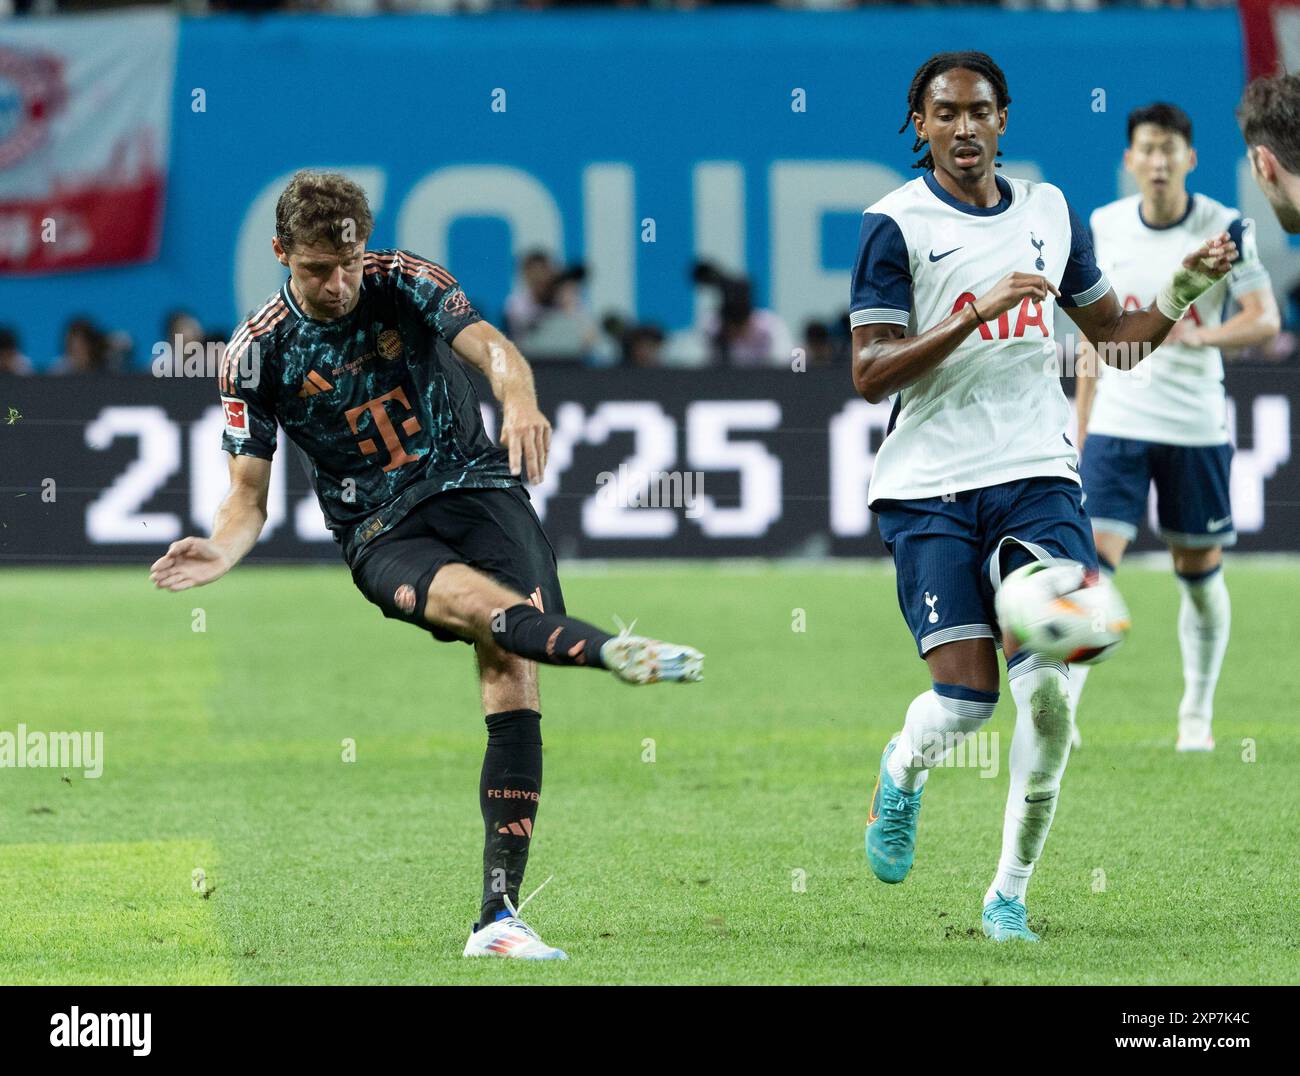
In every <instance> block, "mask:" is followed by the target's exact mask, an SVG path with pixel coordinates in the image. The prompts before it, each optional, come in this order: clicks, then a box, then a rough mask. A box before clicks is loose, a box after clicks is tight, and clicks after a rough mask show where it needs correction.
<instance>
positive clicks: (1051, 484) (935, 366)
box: [850, 52, 1236, 941]
mask: <svg viewBox="0 0 1300 1076" xmlns="http://www.w3.org/2000/svg"><path fill="white" fill-rule="evenodd" d="M1010 102H1011V97H1010V94H1009V93H1008V92H1007V84H1006V78H1005V77H1004V76H1003V74H1002V71H1001V69H1000V68H999V67H998V65H997V64H996V63H994V62H993V60H992V59H991V58H990V57H988V56H987V55H985V54H984V53H980V52H958V53H941V54H939V55H937V56H933V57H931V58H930V59H929V60H927V61H926V63H925V64H923V65H922V66H921V68H920V69H919V70H918V71H917V73H916V76H915V77H914V78H913V80H912V85H911V88H910V90H909V93H908V113H907V122H906V123H905V124H904V129H906V126H907V124H909V123H910V124H911V125H912V126H913V127H914V128H915V131H916V136H917V137H916V144H915V146H914V149H916V150H920V149H921V148H922V147H924V146H926V145H927V144H928V146H929V150H928V152H927V153H926V154H925V156H924V157H923V158H922V159H921V161H920V162H918V164H917V167H919V168H923V169H925V174H924V175H923V176H921V178H919V179H914V180H912V181H911V182H909V183H906V184H904V185H903V186H902V187H899V188H898V189H897V190H894V191H892V192H891V193H889V194H887V195H885V197H884V198H882V199H881V200H880V201H878V202H876V203H875V204H874V205H872V206H871V207H869V208H868V209H867V210H866V212H865V213H864V214H863V218H862V230H861V235H860V239H859V247H858V256H857V261H856V264H855V266H854V270H853V284H852V301H851V304H850V312H851V316H850V321H851V323H852V326H853V383H854V386H855V388H856V389H857V391H858V392H859V394H861V395H862V396H863V397H864V398H865V399H867V400H868V401H870V402H872V403H878V402H880V401H882V400H884V399H886V398H887V397H891V396H892V397H894V409H893V414H892V416H891V419H890V422H889V428H888V432H887V434H886V436H885V439H884V441H883V443H882V444H881V447H880V450H879V452H878V454H877V456H876V464H875V468H874V471H873V474H872V478H871V487H870V489H869V491H868V503H869V506H870V507H871V509H872V510H873V511H874V512H875V513H876V517H877V521H878V523H879V525H880V533H881V537H882V538H883V539H884V541H885V544H886V546H887V547H888V548H889V550H890V553H891V554H892V555H893V558H894V565H895V568H896V573H897V586H898V601H899V606H900V607H901V609H902V611H903V616H904V618H905V619H906V621H907V623H908V626H909V628H910V629H911V631H912V633H913V636H914V637H915V639H916V644H917V650H918V652H919V654H920V655H921V657H922V658H923V659H924V660H925V662H926V664H927V665H928V666H929V672H930V678H931V681H932V684H931V687H930V689H929V690H927V691H925V692H923V693H922V694H920V695H918V696H917V698H916V699H914V700H913V702H912V704H911V705H910V706H909V707H908V711H907V716H906V719H905V721H904V725H903V729H902V731H901V732H900V733H899V734H898V735H897V736H895V737H894V738H893V739H892V740H890V741H889V744H888V745H887V746H886V747H885V750H884V754H883V756H882V758H881V764H880V775H879V777H878V779H877V782H876V788H875V791H874V793H873V794H872V799H871V806H870V811H869V815H868V820H867V823H868V824H867V831H866V846H867V860H868V862H869V863H870V865H871V869H872V871H873V872H874V873H875V874H876V876H877V877H878V878H880V879H881V880H882V881H885V882H901V881H902V880H903V879H904V878H905V877H906V876H907V873H908V871H909V870H910V869H911V866H912V860H913V856H914V852H915V847H916V827H917V816H918V812H919V811H920V801H921V794H922V793H923V792H924V790H925V781H926V778H927V775H928V771H929V770H930V769H932V768H933V767H934V766H936V765H939V764H941V763H942V761H943V759H944V758H945V756H946V755H947V754H948V752H949V751H950V750H951V748H952V747H953V746H954V745H955V743H956V742H957V741H958V739H959V738H961V737H964V736H967V735H970V734H973V733H977V732H978V731H979V730H980V729H981V728H982V727H983V726H984V724H985V723H986V722H987V721H988V719H989V718H990V717H991V716H992V714H993V709H994V706H995V704H996V703H997V699H998V662H997V652H996V642H997V640H998V638H999V635H1000V634H1001V633H1000V630H999V629H998V626H997V618H996V616H995V613H994V606H993V597H994V593H995V591H996V589H997V588H998V586H999V585H1000V584H1001V580H1002V578H1003V576H1004V575H1005V574H1006V573H1008V572H1011V571H1013V570H1014V569H1015V568H1017V567H1019V566H1020V565H1022V564H1025V563H1030V562H1031V561H1032V560H1033V559H1034V558H1044V557H1069V558H1071V559H1074V560H1077V561H1081V562H1082V563H1084V564H1085V565H1086V566H1088V567H1090V568H1093V569H1095V567H1096V556H1095V551H1094V549H1093V542H1092V532H1091V528H1090V526H1089V523H1088V517H1087V514H1086V513H1085V512H1084V510H1083V503H1082V491H1081V489H1080V486H1079V478H1078V473H1077V466H1076V463H1077V455H1076V453H1075V450H1074V446H1073V445H1072V444H1071V443H1070V441H1069V440H1068V438H1067V437H1066V425H1067V420H1068V418H1069V404H1068V402H1067V401H1066V399H1065V395H1064V393H1063V392H1062V391H1061V387H1060V381H1059V378H1058V374H1057V367H1056V362H1055V358H1056V352H1055V344H1054V342H1053V338H1052V325H1053V316H1054V312H1055V307H1056V306H1060V307H1061V308H1062V309H1064V310H1065V311H1066V312H1067V314H1069V316H1070V317H1071V319H1072V320H1073V321H1074V322H1075V324H1076V325H1078V326H1079V328H1080V329H1082V330H1083V331H1084V333H1085V334H1086V335H1087V336H1088V338H1089V339H1090V340H1093V341H1095V342H1098V343H1103V342H1104V343H1105V344H1106V345H1112V347H1107V348H1103V357H1105V358H1107V359H1109V360H1112V361H1120V362H1122V363H1127V362H1129V361H1131V358H1137V357H1140V355H1141V352H1142V349H1143V348H1149V347H1152V346H1155V345H1157V344H1159V343H1160V342H1161V341H1162V340H1163V339H1164V338H1165V335H1166V334H1167V333H1168V332H1169V330H1170V329H1171V328H1172V327H1173V325H1174V323H1175V322H1177V321H1178V319H1179V318H1180V317H1181V316H1182V314H1183V312H1184V311H1185V310H1186V309H1187V307H1188V306H1189V305H1190V304H1191V303H1192V302H1193V301H1195V299H1196V298H1197V297H1199V296H1200V295H1201V294H1202V293H1203V292H1205V291H1206V290H1208V289H1209V288H1210V287H1211V286H1213V284H1214V283H1215V282H1216V281H1217V280H1218V278H1220V277H1222V276H1223V275H1224V273H1226V272H1227V271H1228V268H1229V264H1230V262H1231V260H1232V258H1233V257H1234V256H1235V253H1236V252H1235V248H1234V246H1233V244H1232V241H1231V240H1230V239H1229V237H1228V236H1227V235H1226V234H1224V235H1220V236H1217V237H1215V238H1214V239H1212V240H1210V241H1208V242H1206V243H1203V244H1202V245H1201V246H1200V248H1199V249H1198V250H1195V251H1194V252H1192V253H1190V254H1189V255H1188V257H1187V258H1186V259H1185V260H1184V262H1183V264H1182V267H1181V268H1179V269H1178V271H1177V272H1176V273H1173V275H1172V279H1171V280H1170V281H1169V282H1168V283H1167V284H1166V286H1165V287H1164V288H1163V289H1162V290H1161V292H1160V295H1159V296H1158V297H1157V300H1156V302H1155V303H1154V304H1153V305H1152V306H1149V307H1146V308H1144V309H1140V310H1125V309H1124V308H1123V307H1122V306H1121V305H1120V302H1119V300H1118V299H1117V298H1116V297H1115V293H1114V292H1113V291H1112V290H1111V287H1110V284H1109V282H1108V281H1107V280H1106V278H1105V276H1104V275H1103V274H1102V272H1101V270H1100V269H1099V268H1098V267H1097V265H1096V263H1095V260H1094V258H1093V254H1092V245H1091V242H1090V240H1089V237H1088V232H1087V229H1086V228H1085V227H1084V226H1083V224H1082V223H1081V222H1080V221H1079V220H1078V218H1077V217H1075V215H1074V214H1073V213H1072V212H1071V210H1070V208H1069V206H1068V205H1067V204H1066V201H1065V198H1064V196H1063V195H1062V194H1061V192H1060V190H1058V189H1057V188H1056V187H1054V186H1052V185H1051V184H1050V183H1030V182H1026V181H1024V180H1016V179H1013V180H1008V179H1006V178H1004V177H1001V176H999V175H997V173H996V171H995V161H994V158H995V157H996V156H997V154H998V139H999V137H1000V136H1001V135H1002V134H1003V133H1004V132H1005V131H1006V125H1007V106H1008V105H1009V104H1010ZM1116 349H1118V350H1116ZM1125 349H1132V351H1133V352H1136V353H1137V354H1136V355H1133V356H1131V357H1130V355H1129V353H1128V352H1127V351H1126V350H1125ZM1004 643H1006V644H1007V652H1008V660H1007V665H1008V679H1009V681H1010V685H1011V693H1012V695H1013V696H1014V698H1015V702H1016V728H1015V734H1014V737H1013V740H1012V745H1011V752H1010V763H1009V765H1010V771H1011V782H1010V792H1009V796H1008V800H1007V809H1006V816H1005V822H1004V826H1003V838H1002V855H1001V859H1000V860H999V863H998V867H997V871H996V873H995V875H994V878H993V882H992V884H991V885H990V886H989V888H988V891H987V892H986V893H985V896H984V910H983V915H982V916H981V921H982V925H983V929H984V932H985V933H986V934H987V935H988V936H989V937H991V938H993V939H995V940H997V941H1004V940H1009V939H1021V940H1025V941H1037V940H1038V935H1037V934H1035V933H1034V932H1033V931H1031V930H1030V929H1029V926H1028V921H1027V917H1026V911H1025V893H1026V890H1027V888H1028V884H1029V876H1030V874H1031V873H1032V872H1033V869H1034V865H1035V863H1036V862H1037V860H1038V858H1039V856H1040V854H1041V852H1042V848H1043V843H1044V841H1045V840H1046V838H1047V832H1048V828H1049V827H1050V825H1051V822H1052V816H1053V814H1054V813H1055V810H1056V799H1057V793H1058V791H1059V788H1060V782H1061V775H1062V774H1063V773H1064V770H1065V762H1066V759H1067V757H1068V756H1069V751H1070V727H1071V725H1070V709H1069V702H1068V698H1067V694H1068V685H1069V673H1068V671H1067V669H1066V667H1065V666H1064V665H1062V664H1060V663H1058V662H1052V661H1047V660H1044V659H1042V658H1040V657H1038V656H1037V655H1034V654H1029V653H1027V652H1024V651H1021V652H1019V653H1012V652H1011V651H1012V647H1011V646H1010V644H1009V640H1004Z"/></svg>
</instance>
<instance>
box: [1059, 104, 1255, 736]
mask: <svg viewBox="0 0 1300 1076" xmlns="http://www.w3.org/2000/svg"><path fill="white" fill-rule="evenodd" d="M1128 140H1129V145H1128V149H1126V150H1125V151H1124V167H1125V168H1126V169H1127V170H1128V172H1129V173H1130V174H1131V175H1132V176H1133V178H1134V179H1135V180H1136V181H1137V184H1138V188H1139V193H1138V194H1135V195H1132V196H1130V197H1128V198H1121V199H1120V200H1119V201H1116V202H1111V203H1110V204H1109V205H1104V206H1102V207H1101V208H1100V209H1098V210H1096V212H1094V213H1093V214H1092V241H1093V246H1094V249H1095V250H1096V253H1097V262H1098V264H1099V265H1100V266H1101V267H1102V269H1103V270H1104V271H1105V272H1106V275H1107V276H1108V277H1109V278H1110V282H1111V284H1112V285H1113V286H1114V288H1115V292H1116V294H1117V295H1119V296H1121V301H1122V302H1123V304H1124V306H1125V308H1126V309H1138V308H1139V307H1142V306H1145V305H1147V304H1148V303H1150V302H1151V300H1152V299H1153V298H1154V296H1155V294H1156V292H1157V291H1158V290H1159V289H1160V287H1161V285H1162V284H1163V283H1164V282H1165V279H1166V278H1167V277H1168V275H1169V272H1170V270H1171V269H1173V268H1174V267H1176V266H1177V265H1178V263H1179V262H1180V261H1181V260H1182V257H1183V255H1184V254H1185V253H1186V252H1187V251H1188V250H1190V249H1191V248H1192V247H1194V246H1196V245H1197V244H1198V243H1200V242H1201V241H1202V240H1204V239H1205V238H1206V237H1208V236H1213V235H1218V234H1219V233H1221V232H1225V231H1226V232H1227V233H1228V234H1229V235H1230V236H1231V237H1232V240H1233V242H1234V243H1235V244H1236V246H1237V249H1238V251H1240V258H1239V259H1238V260H1237V261H1236V263H1234V265H1233V267H1232V270H1231V271H1230V272H1229V273H1228V275H1227V278H1226V279H1225V280H1221V281H1219V282H1218V283H1217V284H1215V286H1214V287H1212V288H1211V289H1210V290H1209V291H1207V292H1205V293H1204V294H1203V295H1202V296H1201V297H1200V298H1199V299H1197V300H1196V302H1194V303H1193V304H1192V305H1191V306H1190V307H1188V309H1187V313H1186V314H1184V315H1183V319H1182V320H1181V321H1180V322H1179V323H1178V324H1177V325H1176V326H1174V328H1173V330H1172V331H1171V332H1170V333H1169V335H1168V337H1166V338H1165V342H1164V343H1163V344H1161V346H1160V347H1159V349H1158V350H1156V351H1155V353H1154V354H1152V355H1151V357H1150V358H1148V359H1147V360H1146V361H1145V362H1144V363H1142V365H1141V366H1138V367H1136V368H1134V369H1133V370H1130V371H1128V372H1124V371H1121V370H1116V369H1114V368H1113V367H1109V366H1102V367H1101V368H1100V369H1098V366H1097V363H1096V362H1095V359H1094V355H1095V352H1093V351H1092V349H1091V348H1090V347H1088V346H1086V345H1085V346H1084V347H1081V348H1080V349H1079V350H1080V355H1079V360H1080V361H1079V366H1078V369H1077V371H1076V372H1077V373H1078V375H1079V377H1078V382H1077V384H1078V391H1077V395H1076V397H1075V404H1076V407H1077V408H1078V415H1079V451H1080V452H1081V454H1082V464H1081V472H1082V477H1083V488H1084V491H1085V492H1086V493H1087V495H1088V500H1087V505H1088V515H1089V516H1091V517H1092V530H1093V536H1094V538H1095V540H1096V545H1097V556H1098V559H1099V561H1100V564H1101V568H1102V570H1103V571H1107V572H1114V571H1115V569H1116V568H1117V567H1118V566H1119V562H1120V558H1121V557H1123V555H1124V550H1125V549H1126V548H1127V547H1128V544H1129V543H1130V542H1131V541H1133V539H1134V538H1135V537H1136V536H1137V528H1138V524H1139V523H1140V522H1141V521H1142V519H1143V518H1144V517H1145V516H1146V509H1147V493H1148V491H1149V490H1150V488H1151V485H1152V483H1153V482H1154V483H1155V487H1156V509H1157V513H1158V518H1159V522H1160V537H1161V538H1162V539H1163V540H1164V541H1165V543H1166V544H1167V545H1168V546H1169V550H1170V552H1171V553H1172V554H1173V562H1174V571H1175V572H1176V573H1177V575H1178V581H1179V586H1180V588H1181V590H1182V607H1181V609H1180V611H1179V615H1178V640H1179V643H1180V646H1181V648H1182V658H1183V698H1182V702H1181V703H1180V704H1179V707H1178V740H1177V749H1178V750H1179V751H1209V750H1212V749H1213V748H1214V736H1213V734H1212V732H1211V727H1210V723H1211V719H1212V717H1213V710H1214V688H1215V685H1216V684H1217V683H1218V679H1219V670H1220V668H1221V667H1222V665H1223V655H1224V651H1225V650H1226V649H1227V646H1228V628H1229V623H1230V620H1231V608H1230V604H1229V601H1228V589H1227V586H1226V585H1225V583H1224V580H1223V570H1222V564H1223V547H1224V546H1227V545H1232V544H1233V543H1235V542H1236V540H1237V535H1236V533H1235V532H1234V530H1233V526H1232V506H1231V504H1230V502H1229V497H1228V476H1229V470H1230V467H1231V462H1232V445H1231V444H1230V443H1229V439H1228V425H1227V413H1226V406H1225V401H1224V394H1223V357H1222V355H1221V354H1220V353H1219V348H1221V347H1245V346H1248V345H1251V344H1260V343H1263V342H1264V341H1266V340H1269V339H1271V338H1272V337H1273V336H1275V335H1276V334H1277V331H1278V328H1279V325H1280V319H1279V316H1278V309H1277V302H1276V300H1275V299H1274V298H1273V291H1272V288H1271V286H1270V284H1269V278H1268V273H1267V271H1266V270H1265V269H1264V266H1263V265H1262V264H1261V263H1260V260H1259V256H1258V254H1257V253H1256V251H1255V241H1254V237H1253V235H1252V234H1251V230H1250V229H1249V228H1248V227H1247V226H1246V222H1244V221H1243V220H1242V217H1241V214H1240V213H1238V212H1237V210H1235V209H1231V208H1229V207H1228V206H1225V205H1221V204H1220V203H1218V202H1216V201H1215V200H1214V199H1213V198H1207V197H1206V196H1205V195H1203V194H1191V193H1189V192H1188V190H1187V175H1188V173H1189V172H1191V171H1192V170H1193V169H1194V168H1195V167H1196V150H1194V149H1193V148H1192V122H1191V120H1190V119H1189V118H1188V116H1187V114H1186V113H1185V112H1184V111H1183V110H1182V109H1181V108H1178V107H1177V106H1176V105H1171V104H1166V103H1163V102H1157V103H1155V104H1152V105H1148V106H1146V107H1144V108H1139V109H1135V110H1134V111H1133V112H1131V113H1130V114H1129V117H1128ZM1229 297H1231V298H1232V299H1233V300H1235V301H1236V302H1237V304H1238V305H1239V306H1240V310H1239V311H1238V312H1237V313H1236V314H1234V315H1233V316H1232V317H1231V318H1228V319H1226V320H1225V319H1224V317H1223V314H1224V308H1225V305H1226V303H1227V300H1228V299H1229ZM1087 674H1088V667H1087V666H1079V667H1078V668H1076V669H1073V670H1072V671H1071V673H1070V687H1071V703H1072V708H1077V706H1078V699H1079V693H1080V692H1081V691H1082V690H1083V683H1084V680H1085V679H1086V678H1087ZM1075 742H1076V744H1077V742H1078V741H1077V739H1076V741H1075Z"/></svg>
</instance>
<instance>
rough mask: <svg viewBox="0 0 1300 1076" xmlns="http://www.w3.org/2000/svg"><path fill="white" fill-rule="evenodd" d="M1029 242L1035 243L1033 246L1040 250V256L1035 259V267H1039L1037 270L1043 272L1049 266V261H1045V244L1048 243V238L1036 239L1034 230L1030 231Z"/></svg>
mask: <svg viewBox="0 0 1300 1076" xmlns="http://www.w3.org/2000/svg"><path fill="white" fill-rule="evenodd" d="M1029 242H1030V243H1031V244H1032V245H1033V248H1034V249H1035V250H1036V251H1038V258H1037V259H1036V260H1035V261H1034V268H1035V269H1037V270H1038V271H1039V272H1040V273H1041V272H1042V271H1043V270H1044V269H1046V268H1047V262H1045V261H1043V244H1044V243H1046V242H1047V240H1046V239H1035V238H1034V233H1033V232H1030V233H1029Z"/></svg>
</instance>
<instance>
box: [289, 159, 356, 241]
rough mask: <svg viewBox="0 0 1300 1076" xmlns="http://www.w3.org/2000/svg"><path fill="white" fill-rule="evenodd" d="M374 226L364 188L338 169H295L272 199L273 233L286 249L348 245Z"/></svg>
mask: <svg viewBox="0 0 1300 1076" xmlns="http://www.w3.org/2000/svg"><path fill="white" fill-rule="evenodd" d="M349 222H350V223H351V225H352V227H351V228H348V227H347V225H348V224H349ZM374 230H375V218H374V217H373V216H372V215H371V213H370V202H369V201H368V200H367V198H366V192H365V191H363V190H362V189H361V188H360V187H359V186H358V185H357V184H355V183H353V182H352V180H350V179H348V177H347V176H345V175H342V174H340V173H338V172H314V171H311V170H310V169H303V170H302V171H299V172H295V173H294V175H293V178H292V179H290V180H289V184H288V186H286V187H285V188H284V190H283V191H282V192H281V194H280V198H279V201H277V202H276V203H275V234H276V235H277V236H278V237H279V239H280V245H281V246H282V247H284V249H285V252H286V253H288V252H290V251H292V250H293V249H294V248H295V247H298V246H300V245H302V246H313V245H316V244H324V245H327V246H332V247H334V248H335V249H336V250H338V249H342V248H344V247H350V246H352V245H353V244H354V243H361V242H365V240H367V239H369V238H370V233H371V232H373V231H374ZM348 235H351V236H352V238H351V239H347V238H346V236H348Z"/></svg>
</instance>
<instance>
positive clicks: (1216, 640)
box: [1178, 568, 1232, 719]
mask: <svg viewBox="0 0 1300 1076" xmlns="http://www.w3.org/2000/svg"><path fill="white" fill-rule="evenodd" d="M1178 585H1179V587H1180V588H1181V589H1182V592H1183V601H1182V607H1181V608H1180V609H1179V611H1178V640H1179V642H1180V643H1181V644H1182V650H1183V701H1182V704H1181V705H1180V706H1179V707H1178V712H1179V714H1180V715H1183V714H1194V715H1196V716H1198V717H1204V718H1207V719H1208V718H1210V717H1212V716H1213V714H1214V688H1215V685H1217V684H1218V682H1219V670H1220V669H1221V668H1222V667H1223V653H1224V651H1225V650H1227V649H1228V629H1229V628H1230V627H1231V625H1232V604H1231V602H1230V601H1229V600H1228V587H1227V584H1225V583H1224V581H1223V571H1222V569H1221V568H1216V569H1215V570H1214V571H1213V572H1212V573H1211V574H1210V575H1207V576H1204V577H1203V578H1200V579H1187V578H1186V577H1184V576H1181V575H1180V576H1179V577H1178Z"/></svg>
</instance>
